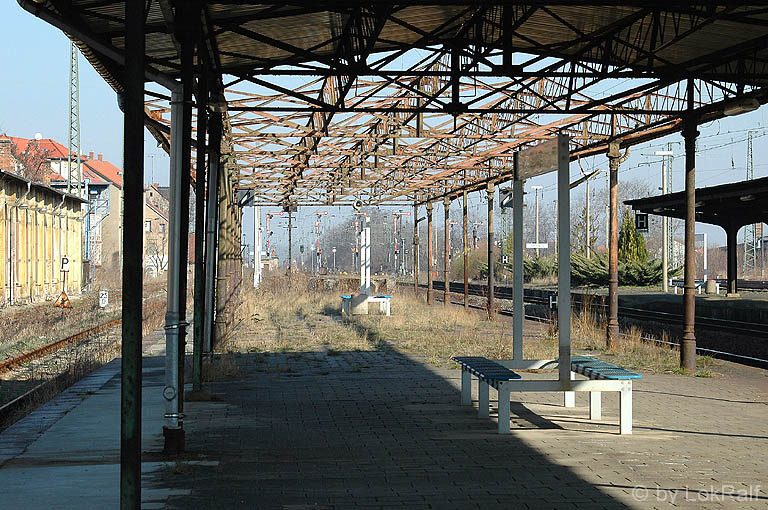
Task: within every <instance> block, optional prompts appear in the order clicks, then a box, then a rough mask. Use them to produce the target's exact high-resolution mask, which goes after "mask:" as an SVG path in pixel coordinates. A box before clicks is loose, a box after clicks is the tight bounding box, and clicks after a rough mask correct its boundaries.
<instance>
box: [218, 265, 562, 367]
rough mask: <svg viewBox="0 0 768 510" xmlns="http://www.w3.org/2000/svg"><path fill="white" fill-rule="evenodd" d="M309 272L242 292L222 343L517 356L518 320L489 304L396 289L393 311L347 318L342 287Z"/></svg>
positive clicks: (533, 351)
mask: <svg viewBox="0 0 768 510" xmlns="http://www.w3.org/2000/svg"><path fill="white" fill-rule="evenodd" d="M311 287H312V286H311V285H309V282H308V279H307V278H306V277H302V276H301V275H298V276H294V278H293V279H292V281H291V282H288V280H287V279H286V278H285V277H272V278H269V279H267V280H265V281H264V284H263V285H262V287H261V288H260V289H259V290H253V289H249V290H247V291H245V292H244V293H243V295H242V300H241V304H240V306H239V307H238V309H237V310H236V312H235V321H236V326H235V327H234V328H233V331H232V333H231V334H230V335H229V336H228V337H227V339H226V340H225V341H223V342H222V344H221V345H220V346H219V347H218V349H217V351H219V352H222V353H226V352H251V353H325V354H327V355H331V356H333V355H336V354H340V353H342V352H345V351H372V350H393V351H396V352H400V353H404V354H415V355H419V356H424V357H425V358H426V359H427V361H429V362H430V363H433V364H435V365H448V364H450V361H449V359H450V357H451V356H453V355H484V356H488V357H490V358H497V359H501V358H511V356H512V341H511V323H510V322H509V321H500V320H499V321H489V320H488V318H487V315H486V313H485V312H484V311H481V310H469V311H465V310H464V309H463V308H461V307H456V306H448V307H444V306H443V305H441V304H435V305H434V306H427V305H426V304H425V303H424V302H423V300H422V299H420V298H418V297H416V296H414V295H413V294H412V293H411V292H410V291H405V292H399V293H398V292H396V293H395V295H394V298H393V300H392V316H390V317H384V316H378V315H369V316H359V317H354V318H342V316H341V300H340V299H339V296H338V294H337V293H334V292H322V291H309V290H307V289H308V288H311ZM544 344H545V342H544V341H543V340H536V341H531V342H529V343H528V344H527V345H526V354H527V355H529V356H531V355H537V354H540V355H544V353H545V352H546V353H547V355H548V356H549V355H550V353H554V351H555V349H554V347H553V343H552V342H551V341H549V342H546V344H547V345H544Z"/></svg>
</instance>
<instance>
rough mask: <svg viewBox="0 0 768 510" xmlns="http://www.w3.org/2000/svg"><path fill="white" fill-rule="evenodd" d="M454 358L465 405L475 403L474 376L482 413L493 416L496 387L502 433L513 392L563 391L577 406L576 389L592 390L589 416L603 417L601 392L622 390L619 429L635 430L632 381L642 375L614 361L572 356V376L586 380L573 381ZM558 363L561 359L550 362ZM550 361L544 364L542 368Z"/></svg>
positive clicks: (479, 359) (484, 360)
mask: <svg viewBox="0 0 768 510" xmlns="http://www.w3.org/2000/svg"><path fill="white" fill-rule="evenodd" d="M451 360H453V361H455V362H456V363H458V364H459V365H460V366H461V370H462V377H461V404H462V405H471V403H472V397H471V395H472V376H475V377H477V379H478V402H479V403H478V416H479V417H481V418H487V417H488V416H489V407H490V406H489V396H488V389H489V387H490V386H493V387H494V388H495V389H496V391H497V392H498V397H499V423H498V430H499V433H500V434H508V433H509V431H510V429H509V424H510V409H509V407H510V406H509V404H510V393H511V392H512V391H522V392H525V391H562V392H563V393H564V395H565V404H566V406H569V407H570V406H573V405H574V402H575V399H574V392H576V391H586V392H589V394H590V396H589V417H590V419H591V420H600V419H602V401H601V398H602V397H601V394H602V392H604V391H616V392H618V393H619V431H620V433H621V434H631V433H632V381H633V380H635V379H640V378H642V376H641V375H640V374H637V373H635V372H631V371H629V370H626V369H624V368H621V367H619V366H617V365H614V364H613V363H609V362H606V361H602V360H598V359H596V358H591V357H587V356H575V357H573V358H571V367H570V368H571V374H572V376H575V375H577V374H578V375H581V376H584V377H585V378H586V380H583V379H582V380H579V379H574V380H571V381H552V380H524V379H522V378H521V377H520V375H519V374H517V373H516V372H513V371H512V370H510V369H509V368H507V367H505V366H504V363H505V361H504V360H489V359H487V358H484V357H481V356H454V357H452V358H451ZM548 364H549V365H551V364H557V360H553V361H552V362H549V363H548ZM546 365H547V364H546V363H545V364H543V365H542V368H543V367H544V366H546Z"/></svg>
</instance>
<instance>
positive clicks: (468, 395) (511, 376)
mask: <svg viewBox="0 0 768 510" xmlns="http://www.w3.org/2000/svg"><path fill="white" fill-rule="evenodd" d="M451 360H452V361H455V362H456V363H458V364H459V366H461V404H462V405H472V376H473V375H474V376H475V377H477V395H478V406H477V415H478V416H479V417H480V418H488V416H489V415H490V399H489V395H488V393H489V391H488V390H489V387H490V386H493V387H494V388H496V389H497V390H498V389H499V383H500V382H503V381H513V380H515V379H520V375H519V374H517V373H515V372H513V371H512V370H510V369H508V368H507V367H504V366H502V365H500V364H498V363H496V362H495V361H493V360H490V359H488V358H484V357H482V356H453V357H452V358H451Z"/></svg>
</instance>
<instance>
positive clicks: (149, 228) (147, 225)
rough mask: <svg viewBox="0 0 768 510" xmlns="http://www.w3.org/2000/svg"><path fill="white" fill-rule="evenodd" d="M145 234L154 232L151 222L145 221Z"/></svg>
mask: <svg viewBox="0 0 768 510" xmlns="http://www.w3.org/2000/svg"><path fill="white" fill-rule="evenodd" d="M144 232H152V222H151V221H145V222H144Z"/></svg>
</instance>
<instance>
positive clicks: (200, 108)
mask: <svg viewBox="0 0 768 510" xmlns="http://www.w3.org/2000/svg"><path fill="white" fill-rule="evenodd" d="M198 54H199V53H198ZM207 105H208V83H207V75H206V72H205V65H204V64H202V63H201V64H200V76H199V79H198V82H197V160H196V161H195V163H196V164H195V166H196V176H195V297H194V304H193V305H192V306H193V308H194V323H195V325H194V328H193V329H192V333H193V334H194V338H193V341H192V390H193V391H201V390H202V389H203V328H204V326H203V324H204V321H205V260H204V243H205V168H206V164H205V156H206V145H205V134H206V131H207V124H208V112H207ZM254 271H255V269H254Z"/></svg>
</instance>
